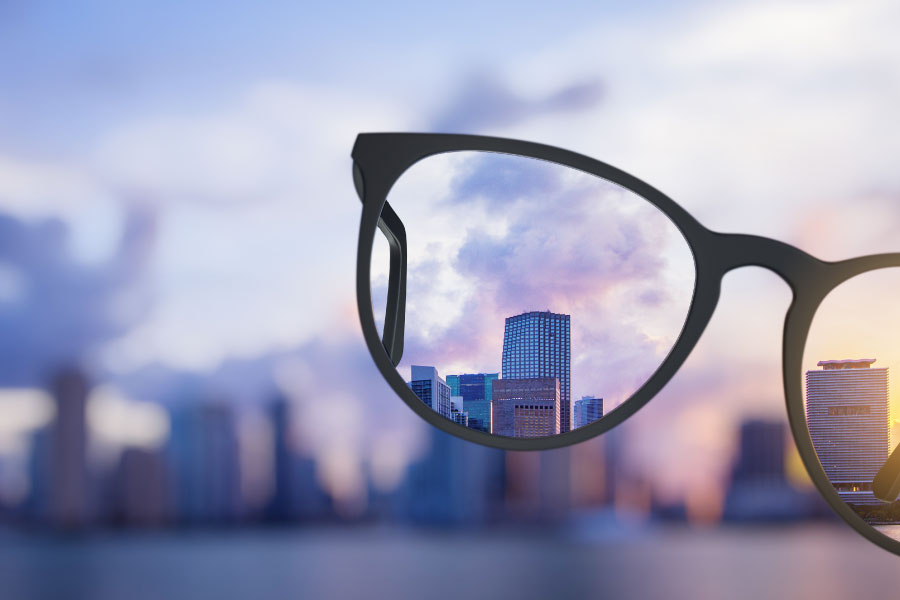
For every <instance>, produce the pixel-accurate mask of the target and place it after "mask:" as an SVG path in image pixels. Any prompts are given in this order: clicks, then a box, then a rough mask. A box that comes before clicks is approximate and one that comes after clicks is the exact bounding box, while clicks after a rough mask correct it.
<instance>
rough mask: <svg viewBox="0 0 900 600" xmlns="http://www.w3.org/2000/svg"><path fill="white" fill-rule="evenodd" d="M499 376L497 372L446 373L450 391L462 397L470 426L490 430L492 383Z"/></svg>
mask: <svg viewBox="0 0 900 600" xmlns="http://www.w3.org/2000/svg"><path fill="white" fill-rule="evenodd" d="M499 377H500V374H499V373H465V374H463V375H447V385H449V386H450V393H451V394H452V395H453V396H461V397H462V399H463V406H464V407H465V411H466V412H467V413H468V415H469V427H470V428H472V429H478V430H481V431H485V432H490V431H491V394H492V389H493V388H492V384H493V382H494V381H495V380H496V379H498V378H499Z"/></svg>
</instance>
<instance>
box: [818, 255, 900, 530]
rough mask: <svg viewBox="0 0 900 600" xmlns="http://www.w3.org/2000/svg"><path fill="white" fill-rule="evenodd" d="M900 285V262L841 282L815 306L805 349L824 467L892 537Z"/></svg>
mask: <svg viewBox="0 0 900 600" xmlns="http://www.w3.org/2000/svg"><path fill="white" fill-rule="evenodd" d="M898 289H900V269H882V270H878V271H872V272H869V273H865V274H863V275H859V276H857V277H854V278H852V279H850V280H848V281H847V282H845V283H843V284H842V285H840V286H839V287H837V288H836V289H835V290H833V291H832V292H831V293H830V294H829V295H828V296H827V297H826V298H825V300H824V301H823V303H822V305H821V306H820V307H819V309H818V310H817V312H816V315H815V318H814V320H813V324H812V327H811V329H810V333H809V338H808V340H807V344H806V350H805V353H804V357H803V368H804V376H805V377H804V378H805V385H806V388H805V402H806V405H805V408H806V423H807V426H808V428H809V435H810V438H811V439H812V444H813V447H814V448H815V450H816V454H817V456H818V459H819V462H820V463H821V466H822V469H823V470H824V472H825V475H826V476H827V477H828V479H829V481H830V482H831V484H832V485H833V486H834V489H835V491H836V492H837V494H838V496H839V497H840V499H841V500H842V501H843V502H844V503H846V504H847V506H849V507H850V508H851V509H852V510H853V511H854V512H855V513H856V514H858V515H859V516H860V517H862V519H863V520H864V521H865V522H866V523H868V524H869V525H870V526H871V527H873V528H875V529H876V530H877V531H879V532H880V533H882V534H884V535H885V536H887V537H890V538H893V539H895V540H900V503H898V502H896V499H897V494H898V491H900V490H898V484H900V477H898V476H900V468H898V467H900V465H897V464H894V463H892V462H891V461H889V457H890V456H891V454H892V452H893V450H894V449H895V447H896V445H897V443H898V441H900V438H898V433H900V431H898V430H897V428H896V426H895V421H894V420H893V419H894V415H896V414H897V412H896V402H897V395H896V394H895V393H894V392H893V390H892V389H891V374H892V373H896V372H897V371H898V369H900V304H898V302H897V295H896V291H897V290H898ZM894 458H895V459H900V454H898V455H897V456H896V457H894ZM891 465H893V467H892V468H891ZM886 467H887V468H886Z"/></svg>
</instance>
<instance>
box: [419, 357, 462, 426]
mask: <svg viewBox="0 0 900 600" xmlns="http://www.w3.org/2000/svg"><path fill="white" fill-rule="evenodd" d="M411 375H412V380H411V381H410V382H409V387H410V388H411V389H412V391H413V393H414V394H415V395H416V396H418V397H419V400H421V401H422V402H424V403H425V404H427V405H428V406H430V407H431V408H432V410H434V411H435V412H437V413H439V414H440V415H441V416H442V417H447V418H448V419H450V418H452V417H451V416H450V386H449V385H447V383H446V382H445V381H444V380H443V379H441V377H440V375H438V371H437V369H435V368H434V367H420V366H417V365H413V366H412V370H411Z"/></svg>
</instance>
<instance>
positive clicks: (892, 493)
mask: <svg viewBox="0 0 900 600" xmlns="http://www.w3.org/2000/svg"><path fill="white" fill-rule="evenodd" d="M872 493H873V494H875V497H876V498H879V499H881V500H884V501H885V502H893V501H894V500H896V499H897V495H898V494H900V445H898V446H897V447H896V448H894V451H893V452H892V453H891V455H890V457H888V459H887V461H885V463H884V465H883V466H882V467H881V469H879V470H878V474H877V475H875V479H873V480H872Z"/></svg>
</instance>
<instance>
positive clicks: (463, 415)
mask: <svg viewBox="0 0 900 600" xmlns="http://www.w3.org/2000/svg"><path fill="white" fill-rule="evenodd" d="M450 418H451V419H453V422H454V423H456V424H457V425H462V426H463V427H468V426H469V413H468V412H466V410H465V409H463V399H462V396H450Z"/></svg>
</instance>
